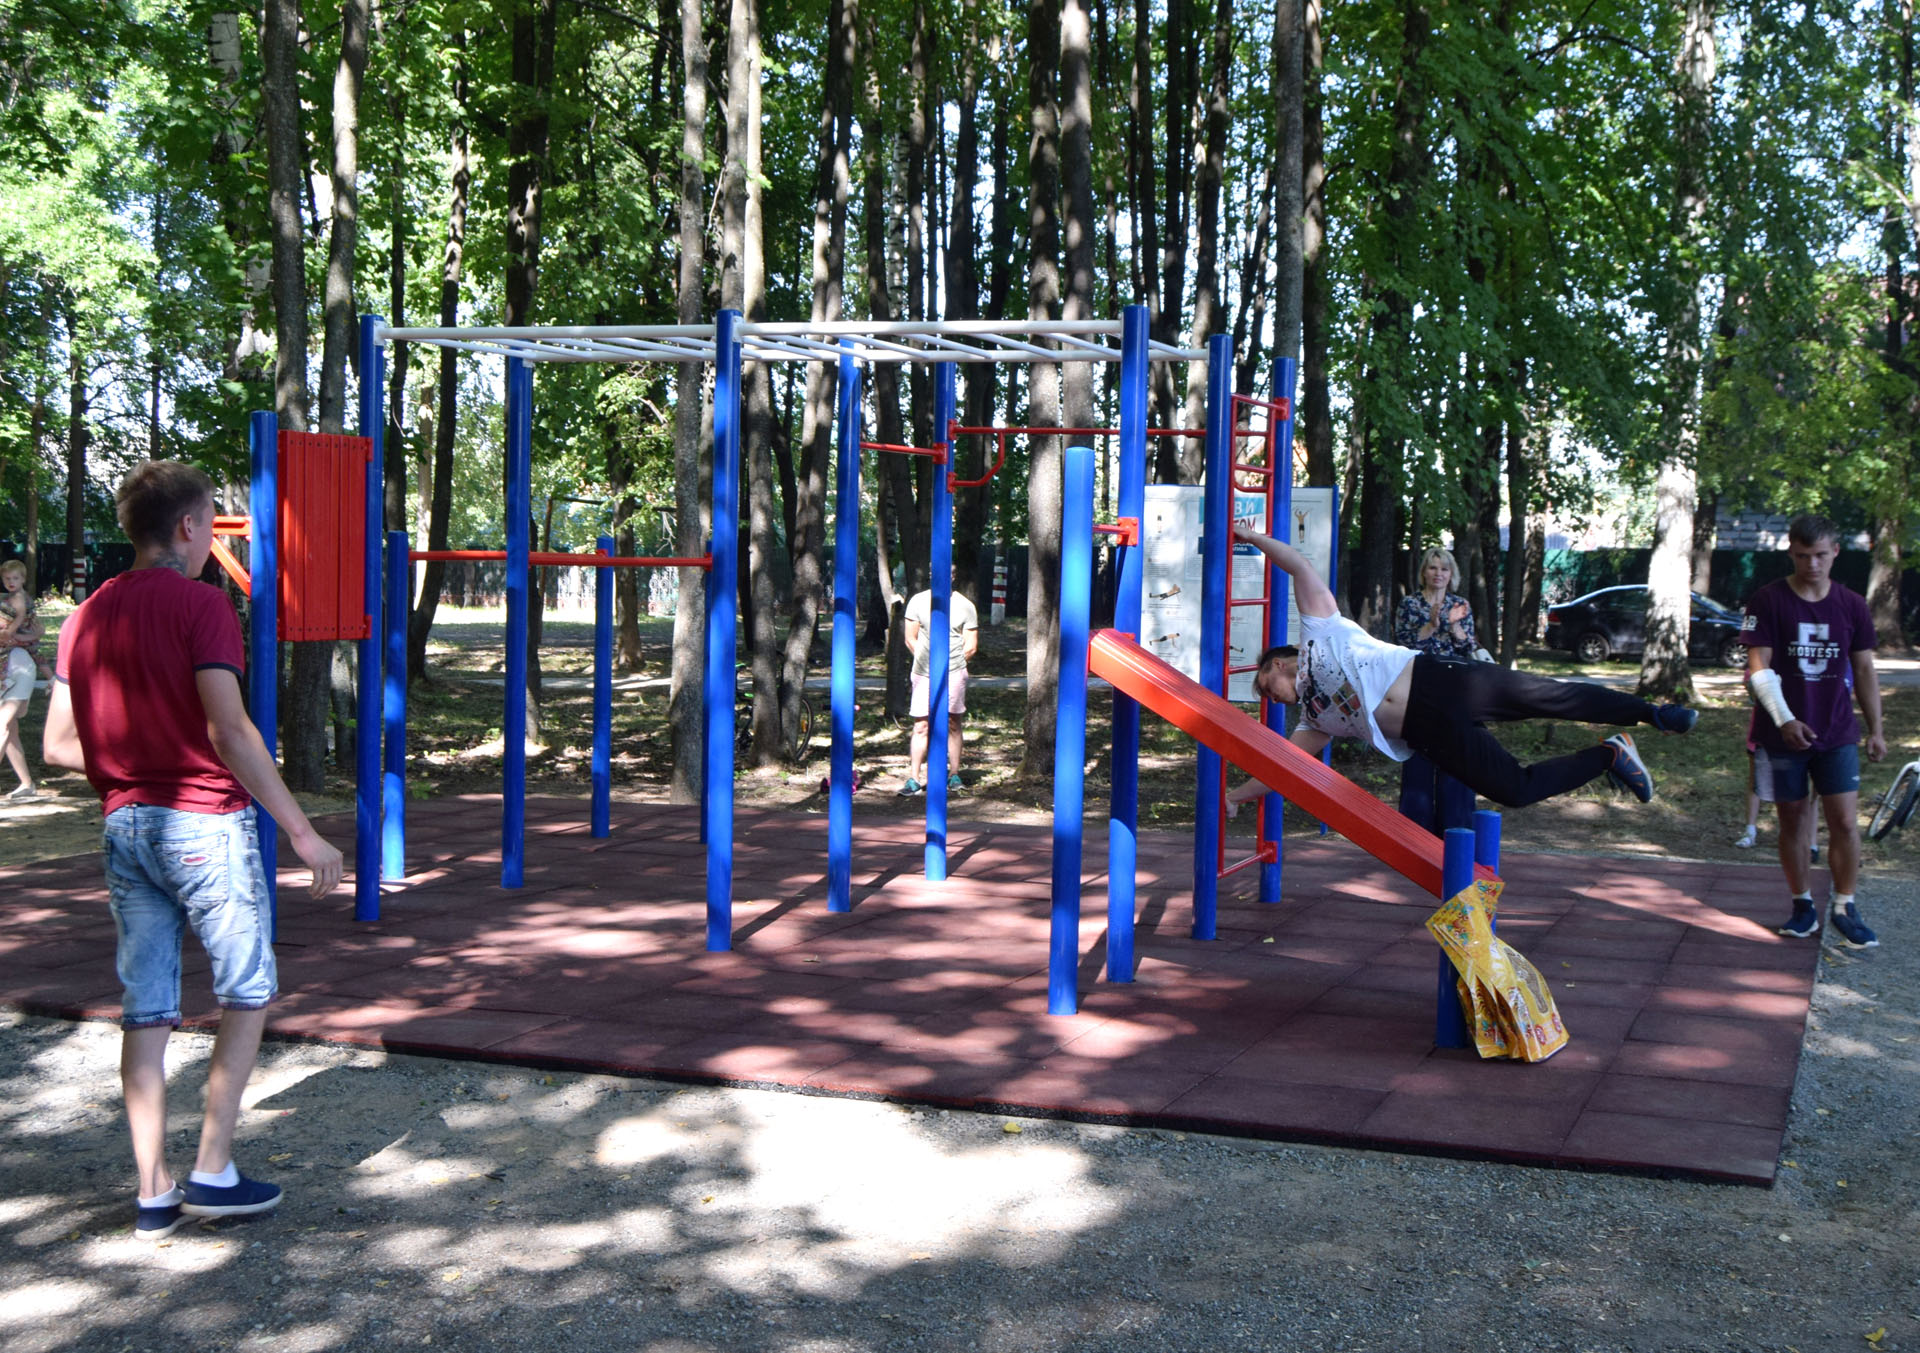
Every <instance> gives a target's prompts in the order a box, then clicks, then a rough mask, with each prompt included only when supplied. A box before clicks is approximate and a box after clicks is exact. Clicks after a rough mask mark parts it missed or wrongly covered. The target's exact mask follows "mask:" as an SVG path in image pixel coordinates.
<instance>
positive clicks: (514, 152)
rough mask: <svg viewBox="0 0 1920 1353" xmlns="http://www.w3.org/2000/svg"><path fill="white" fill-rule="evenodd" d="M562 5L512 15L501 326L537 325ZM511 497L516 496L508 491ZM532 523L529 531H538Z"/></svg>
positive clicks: (532, 726) (534, 589) (539, 622)
mask: <svg viewBox="0 0 1920 1353" xmlns="http://www.w3.org/2000/svg"><path fill="white" fill-rule="evenodd" d="M557 23H558V15H557V13H556V10H555V0H517V3H516V5H515V8H514V11H513V59H512V76H513V86H514V99H515V109H516V112H515V115H514V117H513V119H512V120H511V121H510V122H509V123H508V124H507V278H506V282H507V285H506V309H505V312H504V314H503V315H502V317H501V318H502V322H503V323H504V324H506V325H507V326H509V327H516V326H521V325H529V324H532V323H533V322H534V315H535V302H536V298H537V295H538V291H539V284H540V235H541V228H542V216H541V213H542V209H543V203H544V198H545V194H546V176H547V149H548V118H547V105H548V101H549V99H550V97H551V94H552V90H553V50H554V42H555V38H556V26H557ZM502 488H503V490H505V491H506V492H507V494H508V496H509V497H511V490H510V488H509V487H508V486H507V485H505V484H504V482H503V484H502ZM532 525H533V524H532V523H531V522H529V523H528V529H529V530H532ZM527 572H528V577H527V739H528V740H529V741H530V742H539V741H541V740H542V739H541V729H542V724H543V720H542V718H541V708H540V700H541V696H540V676H541V671H540V639H541V634H542V631H543V630H544V629H545V628H546V623H545V622H546V587H545V574H544V571H543V570H541V569H538V568H530V569H529V570H528V571H527Z"/></svg>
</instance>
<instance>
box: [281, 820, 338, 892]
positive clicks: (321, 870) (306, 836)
mask: <svg viewBox="0 0 1920 1353" xmlns="http://www.w3.org/2000/svg"><path fill="white" fill-rule="evenodd" d="M291 839H292V841H293V851H294V854H296V855H298V856H299V857H300V863H302V864H304V865H306V867H307V868H309V869H311V870H312V871H313V886H312V888H311V889H310V890H309V895H310V896H312V897H313V898H315V899H316V900H317V899H319V898H322V897H325V896H326V895H327V894H328V893H330V892H332V891H333V890H334V889H335V888H337V887H339V886H340V872H341V869H342V860H341V857H340V852H339V851H337V850H335V849H334V848H333V846H332V845H331V844H330V843H329V842H328V841H327V839H326V838H325V837H324V836H321V835H320V834H319V833H318V832H315V831H312V830H308V831H306V832H303V833H302V834H301V835H299V836H294V837H292V838H291Z"/></svg>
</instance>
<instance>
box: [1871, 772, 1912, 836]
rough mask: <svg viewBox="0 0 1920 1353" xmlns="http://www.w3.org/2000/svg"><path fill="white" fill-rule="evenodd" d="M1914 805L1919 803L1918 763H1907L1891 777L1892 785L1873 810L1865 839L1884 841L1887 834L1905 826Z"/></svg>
mask: <svg viewBox="0 0 1920 1353" xmlns="http://www.w3.org/2000/svg"><path fill="white" fill-rule="evenodd" d="M1916 803H1920V761H1909V762H1907V764H1906V765H1904V766H1902V767H1901V768H1900V773H1899V774H1898V775H1896V776H1894V777H1893V783H1892V784H1890V785H1888V786H1887V792H1886V793H1885V794H1884V795H1883V796H1882V797H1881V799H1880V806H1879V807H1878V808H1876V809H1874V810H1873V820H1872V821H1871V822H1869V823H1868V824H1867V839H1868V840H1870V841H1880V840H1884V839H1885V838H1886V836H1887V834H1888V833H1889V832H1894V831H1897V830H1899V829H1900V828H1901V827H1904V826H1906V825H1907V819H1909V818H1911V817H1912V816H1913V810H1914V806H1915V804H1916Z"/></svg>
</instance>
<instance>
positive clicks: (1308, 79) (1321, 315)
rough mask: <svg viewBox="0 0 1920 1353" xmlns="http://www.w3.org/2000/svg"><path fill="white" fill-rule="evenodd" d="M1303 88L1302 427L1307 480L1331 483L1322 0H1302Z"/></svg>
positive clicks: (1301, 120) (1331, 428)
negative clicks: (1322, 92)
mask: <svg viewBox="0 0 1920 1353" xmlns="http://www.w3.org/2000/svg"><path fill="white" fill-rule="evenodd" d="M1300 5H1301V34H1300V49H1301V62H1302V72H1303V73H1302V89H1301V109H1300V164H1301V182H1300V192H1301V206H1300V427H1301V439H1302V440H1303V441H1304V442H1305V443H1306V451H1307V482H1308V483H1309V484H1332V483H1333V478H1334V470H1333V396H1332V389H1331V386H1330V385H1329V383H1328V379H1327V334H1328V321H1327V307H1328V300H1329V293H1330V291H1331V289H1332V283H1331V281H1330V280H1329V279H1328V277H1327V161H1326V133H1325V129H1324V127H1323V126H1322V122H1321V85H1320V80H1321V73H1322V71H1323V70H1325V68H1326V39H1325V34H1324V32H1323V30H1322V21H1323V19H1324V17H1325V9H1324V7H1323V3H1322V0H1300Z"/></svg>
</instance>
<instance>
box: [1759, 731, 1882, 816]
mask: <svg viewBox="0 0 1920 1353" xmlns="http://www.w3.org/2000/svg"><path fill="white" fill-rule="evenodd" d="M1758 764H1759V763H1758V762H1756V763H1755V767H1756V769H1757V768H1758ZM1767 765H1768V766H1770V767H1771V768H1772V770H1773V797H1772V801H1773V802H1775V803H1798V802H1800V800H1802V799H1804V798H1806V797H1807V781H1808V779H1809V778H1811V779H1812V781H1813V792H1814V793H1816V794H1819V795H1822V796H1823V797H1824V796H1825V795H1828V794H1857V793H1859V791H1860V749H1859V747H1857V746H1855V745H1854V744H1853V743H1851V742H1849V743H1845V744H1843V745H1842V746H1839V747H1823V748H1821V749H1820V750H1819V751H1817V752H1815V751H1806V752H1768V753H1767ZM1761 797H1762V798H1765V797H1766V795H1764V794H1763V795H1762V796H1761Z"/></svg>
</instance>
